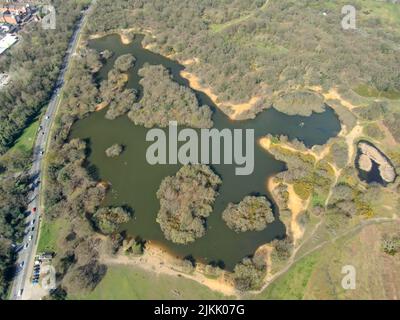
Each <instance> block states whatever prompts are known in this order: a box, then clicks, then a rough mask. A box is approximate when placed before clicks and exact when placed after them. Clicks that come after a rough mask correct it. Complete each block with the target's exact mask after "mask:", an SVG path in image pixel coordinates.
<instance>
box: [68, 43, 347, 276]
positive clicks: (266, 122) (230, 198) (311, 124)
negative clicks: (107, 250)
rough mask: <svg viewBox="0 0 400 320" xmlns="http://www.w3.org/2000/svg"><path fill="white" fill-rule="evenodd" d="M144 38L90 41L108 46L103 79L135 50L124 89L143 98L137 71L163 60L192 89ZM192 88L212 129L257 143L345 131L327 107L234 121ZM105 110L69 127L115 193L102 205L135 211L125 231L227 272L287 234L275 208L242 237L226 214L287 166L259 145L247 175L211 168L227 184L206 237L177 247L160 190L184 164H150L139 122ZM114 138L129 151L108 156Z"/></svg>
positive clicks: (311, 140) (314, 141)
mask: <svg viewBox="0 0 400 320" xmlns="http://www.w3.org/2000/svg"><path fill="white" fill-rule="evenodd" d="M142 39H143V36H142V35H137V36H136V37H135V40H134V41H133V42H132V43H131V44H129V45H124V44H122V43H121V41H120V37H119V36H118V35H109V36H106V37H103V38H100V39H95V40H91V41H90V42H89V46H90V47H91V48H93V49H96V50H97V51H99V52H101V51H103V50H105V49H108V50H111V51H112V52H113V53H114V56H113V57H112V58H110V59H109V60H108V61H107V63H106V64H105V65H104V67H103V68H102V69H101V70H100V72H99V74H98V78H99V80H101V79H104V78H106V77H107V73H108V71H110V70H111V69H112V66H113V64H114V61H115V59H116V58H117V57H118V56H120V55H122V54H126V53H131V54H133V55H134V56H135V57H136V64H135V67H134V68H133V69H132V70H130V74H129V80H128V84H127V86H129V87H130V88H135V89H136V90H138V91H139V93H140V95H142V92H141V89H142V88H141V86H140V84H139V80H140V78H139V76H138V74H137V73H138V70H139V69H140V68H142V67H143V65H144V64H145V63H149V64H154V65H163V66H164V67H166V68H168V69H169V70H170V72H171V74H172V76H173V80H174V81H176V82H177V83H179V84H181V85H185V86H188V81H187V80H186V79H184V78H182V77H181V76H180V74H179V73H180V71H181V70H183V69H184V66H182V65H180V64H179V63H177V62H176V61H173V60H170V59H168V58H166V57H163V56H161V55H158V54H155V53H153V52H151V51H149V50H146V49H144V48H143V47H142V45H141V41H142ZM194 92H195V94H196V96H197V98H198V100H199V102H200V104H201V105H202V104H206V105H209V106H210V107H211V108H212V109H213V111H214V113H213V121H214V127H215V128H217V129H219V130H222V129H223V128H228V129H254V130H255V138H256V141H257V140H258V139H259V138H260V137H262V136H265V135H266V134H268V133H270V134H273V135H280V134H284V135H287V136H288V137H289V139H294V138H297V139H299V140H301V141H303V142H304V143H305V144H306V145H307V146H308V147H311V146H313V145H321V144H324V143H325V142H326V141H327V140H328V139H329V138H330V137H333V136H335V135H337V134H338V132H339V131H340V122H339V120H338V118H337V116H336V114H335V113H334V111H333V110H332V109H331V108H329V107H327V108H326V111H325V112H323V113H318V114H317V113H313V114H312V115H311V116H310V117H300V116H288V115H286V114H283V113H280V112H278V111H277V110H275V109H274V108H269V109H266V110H265V111H263V112H261V113H260V114H258V116H257V117H256V118H255V119H253V120H244V121H232V120H230V119H229V118H228V117H227V116H226V115H225V114H224V113H222V112H221V111H220V110H219V109H218V108H216V106H215V105H214V104H213V102H212V101H211V100H210V98H209V97H208V96H207V95H205V94H204V93H202V92H198V91H194ZM105 113H106V111H105V110H102V111H99V112H95V113H93V114H91V115H90V116H89V117H87V118H85V119H83V120H80V121H78V122H77V123H76V124H75V125H74V127H73V129H72V132H71V137H73V138H82V139H87V141H88V142H89V145H90V149H91V152H90V155H89V159H88V160H89V163H90V165H91V166H93V167H94V168H96V172H97V175H98V177H99V178H100V179H102V180H105V181H108V182H110V183H111V186H112V187H111V191H110V192H109V193H108V195H107V197H106V199H105V200H104V203H103V205H104V206H107V205H115V206H120V205H127V206H129V207H131V208H133V209H134V219H132V221H130V222H129V223H128V224H126V225H124V227H123V229H124V230H126V231H127V233H128V234H130V235H133V236H137V237H140V238H143V239H145V240H151V241H152V242H153V243H154V242H155V243H158V244H160V245H162V246H163V247H164V248H166V249H167V250H169V251H171V252H173V253H174V254H176V255H178V256H182V257H185V256H192V257H194V258H195V259H197V260H199V261H203V262H214V263H219V264H220V265H223V266H225V267H226V268H227V269H231V268H233V266H234V265H235V264H236V263H237V262H239V261H240V260H241V259H242V258H243V257H245V256H248V255H251V254H253V253H254V252H255V250H256V249H257V247H259V246H260V245H262V244H265V243H267V242H270V241H272V240H273V239H275V238H279V237H284V235H285V233H286V230H285V226H284V224H283V223H282V222H281V221H280V220H279V213H278V212H277V210H274V211H275V216H276V220H275V222H274V223H272V224H270V225H268V227H267V228H266V229H264V230H263V231H260V232H245V233H241V234H237V233H235V232H233V231H231V230H230V229H228V227H227V226H226V225H225V223H224V221H223V220H222V218H221V214H222V211H223V210H224V209H225V208H226V206H227V205H228V203H229V202H239V201H241V200H242V199H243V198H244V197H245V196H246V195H249V194H255V195H266V196H267V197H268V198H269V199H271V197H270V195H269V194H268V191H267V188H266V184H267V180H268V178H269V177H271V176H273V175H275V174H276V173H278V172H281V171H283V170H285V164H284V163H282V162H280V161H277V160H275V159H274V158H273V157H272V156H271V155H270V154H269V153H268V152H266V151H265V150H263V149H262V148H261V147H260V146H259V145H257V146H255V167H254V172H253V174H251V175H249V176H236V175H235V165H215V166H213V169H214V171H215V172H216V173H217V174H218V175H219V176H220V177H221V178H222V180H223V184H222V186H221V187H220V189H219V196H218V197H217V199H216V202H215V205H214V210H213V212H212V213H211V215H210V217H209V218H208V220H207V227H208V228H207V233H206V235H205V236H204V237H203V238H200V239H198V240H196V241H195V242H194V243H191V244H188V245H176V244H174V243H172V242H170V241H168V240H166V239H165V238H164V235H163V233H162V232H161V229H160V227H159V225H158V223H157V222H156V216H157V212H158V210H159V201H158V200H157V198H156V192H157V190H158V187H159V186H160V183H161V181H162V179H163V178H164V177H166V176H168V175H174V174H175V173H176V171H177V170H178V169H179V165H155V166H151V165H149V164H148V163H147V161H146V158H145V155H146V150H147V148H148V147H149V145H150V144H151V143H150V142H146V139H145V137H146V133H147V131H148V129H146V128H144V127H142V126H136V125H134V124H133V122H131V121H130V120H129V119H128V117H127V116H122V117H119V118H117V119H115V120H107V119H105V117H104V115H105ZM166 130H168V129H166ZM114 143H119V144H123V145H125V146H126V149H125V151H124V152H123V153H122V154H121V155H120V156H119V157H118V158H113V159H111V158H107V157H106V155H105V149H107V148H108V147H109V146H111V145H112V144H114Z"/></svg>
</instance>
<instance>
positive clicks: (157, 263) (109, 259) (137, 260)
mask: <svg viewBox="0 0 400 320" xmlns="http://www.w3.org/2000/svg"><path fill="white" fill-rule="evenodd" d="M101 261H102V262H103V263H105V264H107V265H118V264H122V265H130V266H137V267H139V268H141V269H144V270H146V271H149V272H154V273H162V274H167V275H170V276H182V277H184V278H186V279H189V280H193V281H196V282H198V283H200V284H202V285H204V286H206V287H208V288H209V289H211V290H213V291H217V292H220V293H222V294H224V295H225V296H233V297H238V292H237V291H236V290H235V288H234V286H233V284H232V283H230V282H229V281H228V280H227V278H226V272H223V273H222V275H221V276H219V277H218V278H215V279H214V278H209V277H206V276H205V275H204V274H203V273H202V272H200V269H202V268H203V265H201V264H198V265H197V267H196V269H195V270H194V272H193V273H190V274H189V273H184V272H183V271H181V270H179V268H180V267H179V261H181V260H180V259H179V258H177V257H175V256H174V255H173V254H171V253H170V252H168V251H167V250H165V249H164V248H162V247H161V246H159V245H158V244H154V243H151V241H149V242H148V243H147V244H146V249H145V251H144V254H143V255H141V256H126V255H122V254H119V255H116V256H110V255H103V256H102V258H101Z"/></svg>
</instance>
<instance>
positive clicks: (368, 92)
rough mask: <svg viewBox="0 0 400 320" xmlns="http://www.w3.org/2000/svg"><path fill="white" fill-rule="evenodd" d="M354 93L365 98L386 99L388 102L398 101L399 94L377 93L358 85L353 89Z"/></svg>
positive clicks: (396, 92)
mask: <svg viewBox="0 0 400 320" xmlns="http://www.w3.org/2000/svg"><path fill="white" fill-rule="evenodd" d="M354 92H356V93H357V94H358V95H360V96H362V97H365V98H386V99H390V100H397V99H400V92H398V91H379V90H377V89H375V88H371V87H369V86H367V85H359V86H357V87H356V88H354Z"/></svg>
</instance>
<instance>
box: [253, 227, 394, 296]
mask: <svg viewBox="0 0 400 320" xmlns="http://www.w3.org/2000/svg"><path fill="white" fill-rule="evenodd" d="M399 226H400V224H399V222H392V223H382V224H374V225H369V226H366V227H365V228H363V229H362V230H361V231H359V232H356V233H355V234H349V235H347V236H345V237H344V238H340V239H339V240H337V241H335V242H333V243H329V244H327V245H326V246H324V247H322V248H321V249H320V250H318V251H316V252H314V253H312V254H310V255H308V256H306V257H304V258H303V259H301V260H299V261H298V262H297V263H296V264H295V265H294V266H293V267H292V268H291V269H289V271H288V272H286V273H285V274H283V275H282V276H281V277H279V278H278V279H276V281H275V282H273V283H272V284H270V285H269V286H268V287H267V289H266V290H264V291H263V292H262V293H261V294H259V295H257V296H256V298H257V299H398V298H399V297H400V284H399V282H398V281H396V279H399V277H400V256H399V255H397V256H390V255H387V254H385V253H383V251H382V249H381V246H380V240H381V237H382V236H383V234H385V233H390V232H392V231H394V230H396V229H397V230H398V228H399ZM346 265H352V266H354V267H355V270H356V289H355V290H344V289H343V288H342V286H341V281H342V279H343V277H344V274H342V273H341V271H342V267H343V266H346Z"/></svg>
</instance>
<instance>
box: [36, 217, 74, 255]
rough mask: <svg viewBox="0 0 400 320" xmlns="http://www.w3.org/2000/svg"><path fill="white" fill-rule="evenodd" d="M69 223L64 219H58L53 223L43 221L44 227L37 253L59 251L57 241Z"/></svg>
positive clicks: (42, 227)
mask: <svg viewBox="0 0 400 320" xmlns="http://www.w3.org/2000/svg"><path fill="white" fill-rule="evenodd" d="M66 225H67V223H66V222H64V221H63V220H62V219H57V220H53V221H50V222H48V221H46V219H44V220H42V225H41V229H40V239H39V244H38V248H37V251H38V252H44V251H57V239H58V237H59V235H60V233H61V230H62V229H63V226H66Z"/></svg>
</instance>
